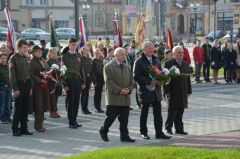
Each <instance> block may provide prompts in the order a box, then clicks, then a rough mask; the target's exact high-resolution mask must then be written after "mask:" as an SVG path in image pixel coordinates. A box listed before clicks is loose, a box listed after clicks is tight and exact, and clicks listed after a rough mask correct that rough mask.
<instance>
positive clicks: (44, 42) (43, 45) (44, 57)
mask: <svg viewBox="0 0 240 159" xmlns="http://www.w3.org/2000/svg"><path fill="white" fill-rule="evenodd" d="M40 44H41V46H42V58H43V59H45V60H46V59H47V54H48V51H49V50H48V48H46V45H47V44H46V41H45V40H41V41H40Z"/></svg>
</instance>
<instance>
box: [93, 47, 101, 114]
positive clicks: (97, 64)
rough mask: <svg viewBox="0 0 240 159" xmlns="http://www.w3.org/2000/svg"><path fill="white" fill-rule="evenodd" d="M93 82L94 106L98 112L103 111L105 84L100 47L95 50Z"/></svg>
mask: <svg viewBox="0 0 240 159" xmlns="http://www.w3.org/2000/svg"><path fill="white" fill-rule="evenodd" d="M92 74H93V84H94V88H95V93H94V106H95V109H96V112H97V113H103V112H104V111H103V110H102V108H101V100H102V89H103V85H104V79H103V57H102V52H101V50H100V49H98V48H97V49H96V50H95V51H94V58H93V61H92Z"/></svg>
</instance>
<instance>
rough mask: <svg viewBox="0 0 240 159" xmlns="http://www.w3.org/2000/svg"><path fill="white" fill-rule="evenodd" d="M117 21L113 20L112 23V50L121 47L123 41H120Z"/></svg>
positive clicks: (120, 36)
mask: <svg viewBox="0 0 240 159" xmlns="http://www.w3.org/2000/svg"><path fill="white" fill-rule="evenodd" d="M118 22H119V21H118V20H116V19H115V20H113V23H114V38H113V40H114V49H116V48H118V47H122V44H123V40H122V35H121V32H120V29H119V24H118Z"/></svg>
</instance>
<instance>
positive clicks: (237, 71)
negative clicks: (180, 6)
mask: <svg viewBox="0 0 240 159" xmlns="http://www.w3.org/2000/svg"><path fill="white" fill-rule="evenodd" d="M40 44H41V45H35V44H34V43H33V42H29V43H28V42H27V41H26V40H23V39H19V40H18V41H17V47H16V50H15V51H13V50H8V49H6V46H5V48H4V45H3V44H2V46H1V50H0V119H1V121H2V123H12V133H13V136H21V135H33V133H32V132H31V131H29V129H28V126H27V121H28V114H33V115H34V128H35V130H36V131H37V132H45V131H46V128H45V127H44V122H43V121H44V119H45V117H44V113H45V112H47V111H50V117H51V118H60V114H59V113H58V109H57V105H58V98H59V97H60V96H61V95H66V98H65V105H66V111H67V118H68V124H69V128H71V129H77V128H79V127H81V124H79V123H78V122H77V116H78V111H79V105H80V104H81V110H82V113H83V114H86V115H87V114H91V113H92V112H91V111H90V110H89V91H90V89H91V87H92V86H93V87H94V98H93V103H94V107H95V112H96V113H104V110H103V109H102V101H101V98H102V92H103V89H105V98H106V100H105V102H106V103H105V104H106V119H105V121H104V123H103V126H102V127H101V128H100V130H99V133H100V136H101V138H102V139H103V140H104V141H109V139H108V136H107V134H108V131H109V128H110V126H111V125H112V123H113V122H114V120H115V119H116V118H117V117H118V119H119V122H120V139H121V141H123V142H134V141H135V140H134V139H132V138H130V136H129V132H128V128H127V125H128V118H129V110H131V108H130V106H131V97H130V94H131V93H132V92H133V89H134V88H136V101H137V105H138V107H139V108H140V109H141V115H140V134H141V136H142V138H143V139H149V138H150V137H149V136H148V129H147V117H148V110H149V108H150V107H152V108H153V116H154V127H155V137H156V138H157V139H169V138H171V136H167V135H165V134H164V133H163V130H162V129H163V128H162V126H163V119H162V115H161V114H162V113H161V100H167V101H168V103H169V105H168V116H167V121H166V122H165V129H166V131H167V133H168V134H170V135H172V134H174V133H173V131H172V127H173V125H174V127H175V133H176V134H182V135H187V134H188V133H187V132H185V130H184V125H183V121H182V117H183V112H184V109H185V108H187V107H188V102H187V101H188V97H189V96H190V95H191V94H192V89H191V81H190V75H188V76H183V77H182V76H179V77H174V78H173V79H171V80H170V82H169V83H167V84H166V85H164V86H162V85H160V84H159V83H158V81H157V80H156V79H154V78H152V77H151V76H150V75H149V68H150V67H151V66H154V67H157V68H158V69H159V70H162V69H163V68H168V69H169V68H171V67H172V66H176V67H177V68H178V69H179V70H180V72H181V73H185V74H190V73H192V72H193V71H192V67H191V59H190V55H189V51H188V49H187V48H185V47H184V44H183V43H182V42H181V43H179V44H176V45H175V46H174V48H173V49H172V50H170V49H166V47H165V45H164V43H162V42H161V43H155V44H153V43H152V42H149V41H146V42H144V43H143V44H142V46H141V49H138V48H137V46H136V45H137V44H136V42H135V41H134V40H131V41H130V42H129V43H126V44H124V45H123V46H122V47H119V48H114V47H113V46H111V45H110V39H109V38H106V40H105V41H104V42H103V41H102V40H101V39H100V40H99V41H98V42H97V43H96V45H95V46H92V44H91V43H90V42H89V43H88V44H87V45H86V46H84V45H81V43H80V44H79V43H78V41H77V40H76V39H75V38H71V39H69V40H68V45H67V46H66V47H65V48H63V49H62V51H61V49H60V48H46V42H45V41H44V40H41V41H40ZM79 46H81V47H79ZM239 49H240V45H239V41H238V43H237V47H236V48H235V49H233V46H232V44H227V42H226V44H225V47H224V48H223V49H222V50H221V49H220V47H219V43H218V41H217V40H215V41H214V46H213V47H212V46H211V45H210V44H209V43H208V39H207V38H205V43H204V45H202V46H201V41H200V40H198V41H197V44H196V47H194V49H193V57H194V62H195V78H196V82H197V83H200V82H201V80H200V76H201V67H202V65H203V74H204V79H205V81H206V82H209V81H210V79H209V69H210V67H211V68H212V69H213V70H214V74H213V79H214V82H215V83H218V81H217V80H218V70H219V69H220V68H221V67H224V69H225V72H226V76H225V79H226V81H227V82H232V81H233V80H236V81H237V82H239V81H240V67H237V64H239V65H240V61H239V59H240V56H239ZM237 55H238V56H237ZM53 66H55V67H56V66H58V67H59V68H60V67H61V66H65V67H66V68H67V71H66V73H65V75H64V76H63V75H62V73H61V71H58V70H56V69H54V68H53ZM104 85H105V87H104ZM149 88H153V89H149ZM162 88H163V90H164V91H163V92H162ZM179 92H181V93H179ZM12 101H14V106H12ZM11 108H14V109H13V115H12V117H13V118H12V119H11V112H12V109H11Z"/></svg>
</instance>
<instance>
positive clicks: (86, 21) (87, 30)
mask: <svg viewBox="0 0 240 159" xmlns="http://www.w3.org/2000/svg"><path fill="white" fill-rule="evenodd" d="M82 7H83V9H84V10H85V12H86V17H85V25H86V32H87V36H86V40H87V41H88V37H89V28H88V9H89V8H90V6H89V5H88V3H86V4H83V5H82Z"/></svg>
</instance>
